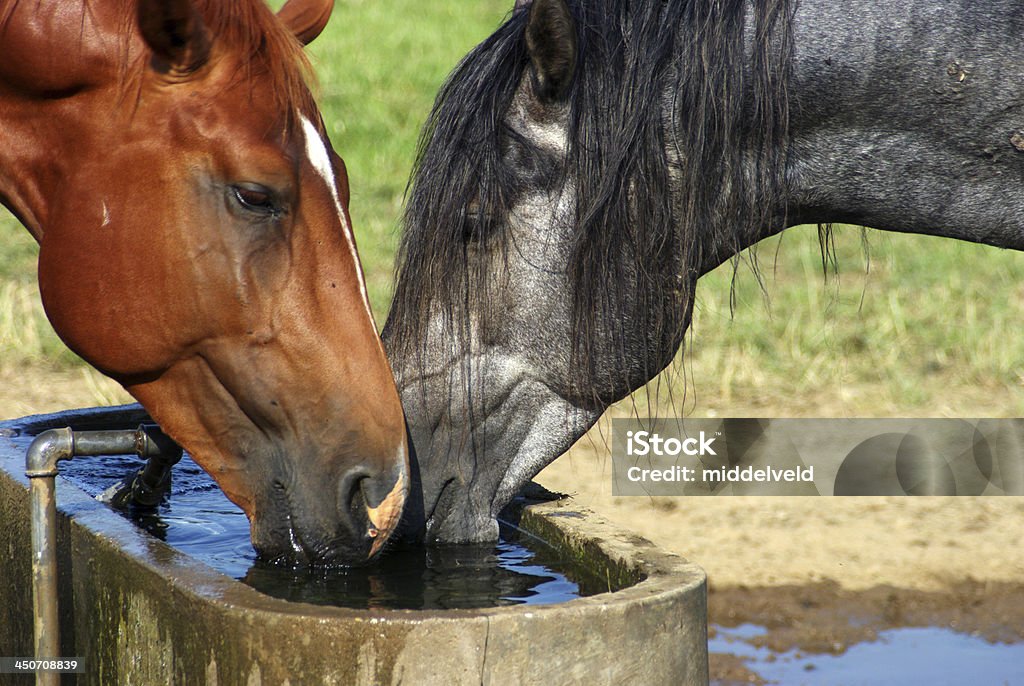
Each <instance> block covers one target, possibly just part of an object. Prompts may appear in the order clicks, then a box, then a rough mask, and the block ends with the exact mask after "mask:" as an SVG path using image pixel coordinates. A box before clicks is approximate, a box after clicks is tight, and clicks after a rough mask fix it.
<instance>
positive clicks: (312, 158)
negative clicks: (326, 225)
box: [299, 115, 373, 322]
mask: <svg viewBox="0 0 1024 686" xmlns="http://www.w3.org/2000/svg"><path fill="white" fill-rule="evenodd" d="M299 119H300V120H301V121H302V131H303V133H304V134H305V135H306V156H307V157H309V163H310V164H311V165H313V169H315V170H316V173H317V174H319V175H320V176H321V178H323V180H324V182H325V183H327V190H328V191H329V192H330V194H331V198H332V199H333V200H334V208H335V209H336V210H337V211H338V220H339V221H340V222H341V229H342V233H344V234H345V242H346V243H348V249H349V251H350V252H351V253H352V262H353V263H354V264H355V268H356V278H358V279H359V291H360V292H361V293H362V294H363V306H364V307H365V308H366V314H367V315H369V317H370V321H371V322H372V321H373V313H372V312H371V311H370V297H369V296H368V295H367V294H366V282H365V281H364V280H363V269H362V267H361V266H360V264H359V255H357V254H356V242H355V238H354V237H353V236H352V227H351V226H349V225H348V219H347V218H346V217H345V211H344V209H342V207H341V198H339V197H338V186H337V182H336V181H335V179H334V167H332V166H331V157H330V155H328V154H327V146H326V145H324V141H323V139H322V138H320V132H319V131H317V130H316V127H315V126H313V124H312V122H310V121H309V120H308V119H306V117H304V116H302V115H299Z"/></svg>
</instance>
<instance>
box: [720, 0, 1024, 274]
mask: <svg viewBox="0 0 1024 686" xmlns="http://www.w3.org/2000/svg"><path fill="white" fill-rule="evenodd" d="M861 5H864V6H863V7H861ZM868 5H870V6H868ZM793 45H794V59H793V71H792V76H791V81H790V87H789V98H790V103H791V106H790V112H791V119H790V128H789V140H790V145H789V149H788V156H787V164H786V184H787V186H788V190H789V196H788V198H786V199H785V200H786V202H784V203H780V204H779V206H778V207H776V208H773V213H774V214H775V216H776V217H777V218H778V223H777V224H775V225H774V226H765V227H763V229H762V231H761V233H759V234H755V235H751V236H749V237H748V239H747V242H748V243H754V242H756V241H757V240H760V239H761V238H764V237H766V236H768V235H770V234H772V233H775V232H776V231H778V230H779V229H781V228H783V226H792V225H795V224H802V223H828V222H843V223H851V224H858V225H864V226H871V227H873V228H878V229H886V230H891V231H899V232H905V233H920V234H929V235H936V236H946V237H951V238H958V239H962V240H967V241H972V242H976V243H984V244H988V245H995V246H1000V247H1007V248H1014V249H1018V250H1020V249H1024V194H1022V193H1021V192H1020V184H1021V179H1022V177H1024V90H1022V88H1021V84H1022V83H1024V61H1022V60H1021V59H1020V56H1021V55H1024V12H1021V9H1020V4H1019V3H1017V2H1012V1H1010V0H989V1H987V2H982V3H961V2H934V0H917V1H903V2H895V3H889V4H886V6H885V10H884V11H880V10H879V7H878V5H877V4H876V3H854V4H853V5H850V4H844V3H833V2H830V1H827V0H802V1H801V2H800V4H799V5H798V7H797V10H796V14H795V17H794V25H793ZM783 222H784V223H783ZM727 257H728V255H723V256H717V255H716V256H714V258H713V259H711V260H709V263H708V264H705V265H703V269H702V271H707V270H708V269H710V268H713V267H714V266H716V264H717V262H715V260H716V259H718V260H719V262H720V261H721V259H725V258H727ZM719 258H721V259H719Z"/></svg>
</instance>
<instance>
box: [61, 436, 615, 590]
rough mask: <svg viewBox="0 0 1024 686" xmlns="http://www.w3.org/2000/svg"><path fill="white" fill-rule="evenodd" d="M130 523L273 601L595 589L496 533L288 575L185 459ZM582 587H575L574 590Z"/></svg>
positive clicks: (84, 470) (579, 574) (104, 472)
mask: <svg viewBox="0 0 1024 686" xmlns="http://www.w3.org/2000/svg"><path fill="white" fill-rule="evenodd" d="M65 464H66V467H62V470H61V473H62V475H63V476H64V477H66V478H68V479H70V480H72V481H73V482H75V484H76V485H77V486H79V487H80V488H82V490H84V491H86V492H87V493H89V494H90V495H93V496H96V495H98V494H100V493H101V492H103V491H104V490H105V489H107V488H109V487H110V486H111V485H112V484H114V483H116V482H117V481H118V480H120V479H123V478H125V476H126V475H127V474H129V473H130V472H132V471H133V470H136V469H138V468H139V466H140V462H139V460H138V459H136V458H134V457H131V456H127V457H125V456H109V457H99V458H88V459H81V460H72V461H70V462H68V463H65ZM127 516H129V517H130V518H131V519H133V521H135V523H136V524H137V525H138V526H139V527H140V528H142V529H143V530H145V531H146V532H148V533H149V534H151V535H152V536H155V537H157V538H159V539H161V540H163V541H166V542H167V543H169V544H170V545H172V546H174V547H175V548H177V549H179V550H181V551H182V552H184V553H186V554H188V555H189V556H191V557H193V558H196V559H198V560H201V561H202V562H205V563H206V564H208V565H210V566H211V567H213V568H214V569H217V570H218V571H220V572H222V573H224V574H227V575H228V576H231V577H234V578H236V579H240V580H241V581H243V582H244V583H246V584H248V585H249V586H252V587H253V588H255V589H256V590H258V591H260V592H262V593H266V594H267V595H271V596H274V597H277V598H282V599H284V600H289V601H294V602H305V603H313V604H317V605H337V606H343V607H352V608H359V609H367V608H370V609H384V608H391V609H415V610H428V609H432V610H448V609H460V608H478V607H496V606H502V605H515V604H545V603H559V602H565V601H567V600H571V599H573V598H578V597H580V596H581V595H591V594H593V593H598V592H600V591H601V590H604V589H602V588H601V582H600V581H599V580H597V579H596V578H594V577H592V576H591V575H590V574H589V573H588V572H587V571H585V570H583V569H580V568H578V567H576V566H575V565H574V563H572V562H571V561H569V560H565V559H561V558H560V556H559V555H558V553H557V551H556V550H555V549H554V548H552V547H551V546H549V545H547V544H546V543H544V542H543V541H538V540H535V539H530V538H529V537H528V536H527V535H525V534H522V533H521V532H519V531H518V530H517V529H513V528H510V527H502V540H501V541H500V542H499V543H498V544H497V546H492V545H464V546H448V547H443V548H423V547H393V548H392V549H390V550H388V551H387V552H386V553H385V554H384V555H382V556H381V557H380V558H379V559H378V560H377V561H376V562H375V563H374V564H372V565H369V566H366V567H360V568H355V569H327V570H325V569H312V570H310V569H299V570H295V569H290V568H284V567H279V566H275V565H271V564H267V563H264V562H260V561H258V560H257V559H256V553H255V551H254V550H253V548H252V545H251V543H250V540H249V522H248V520H247V519H246V517H245V514H244V513H243V512H242V511H241V510H240V509H239V508H238V507H236V506H235V505H234V504H233V503H232V502H231V501H229V500H228V499H227V498H226V497H225V496H224V494H223V493H222V492H221V491H220V489H219V488H217V486H216V484H215V483H214V482H213V480H212V479H210V477H209V476H208V475H207V474H206V473H205V472H204V471H203V470H202V469H200V468H199V466H198V465H196V464H195V463H194V462H193V461H192V460H191V458H190V457H189V456H188V455H187V454H186V455H185V456H184V457H183V458H182V460H181V462H180V463H179V464H178V465H176V466H175V468H174V473H173V481H172V487H171V497H170V498H169V499H167V500H165V502H164V503H163V504H161V505H160V507H159V508H157V510H156V511H154V512H145V513H137V512H136V513H130V514H128V515H127ZM581 586H582V588H581Z"/></svg>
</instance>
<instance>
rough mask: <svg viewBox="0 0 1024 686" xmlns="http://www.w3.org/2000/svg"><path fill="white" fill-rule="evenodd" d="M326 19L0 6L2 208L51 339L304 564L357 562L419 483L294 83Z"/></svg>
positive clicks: (187, 7)
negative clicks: (28, 256) (107, 379)
mask: <svg viewBox="0 0 1024 686" xmlns="http://www.w3.org/2000/svg"><path fill="white" fill-rule="evenodd" d="M332 5H333V3H332V2H330V1H327V2H323V1H318V0H308V1H307V0H291V2H289V3H288V4H287V5H286V6H285V7H284V8H283V9H282V10H281V12H280V13H279V14H278V15H276V16H275V15H274V13H273V12H271V11H270V10H269V9H268V8H267V7H266V6H265V5H264V4H263V3H262V2H260V1H259V0H234V1H232V2H227V1H225V0H192V1H189V0H164V1H162V2H161V1H158V0H78V2H53V3H38V2H18V0H0V200H2V202H3V204H4V205H6V206H7V207H8V208H10V209H11V211H13V212H14V214H15V215H16V216H17V217H18V218H19V219H20V221H21V222H22V223H23V224H24V225H25V227H26V228H27V229H28V230H29V231H30V232H31V233H32V235H33V236H34V237H35V238H36V240H37V241H38V242H39V244H40V256H39V283H40V290H41V292H42V296H43V303H44V306H45V308H46V312H47V315H48V316H49V318H50V321H51V322H52V324H53V326H54V328H55V329H56V331H57V333H58V334H59V335H60V336H61V338H62V339H63V340H64V341H65V342H66V343H67V344H68V346H69V347H70V348H71V349H72V350H74V351H75V352H77V353H78V354H79V355H81V356H82V357H83V358H84V359H85V360H86V361H88V362H89V363H90V364H92V365H94V366H95V367H96V368H98V369H99V370H100V371H102V372H104V373H106V374H108V375H109V376H111V377H113V378H114V379H116V380H117V381H119V382H120V383H121V384H122V385H123V386H124V387H125V388H126V389H127V390H128V391H129V392H130V393H131V394H132V395H133V396H135V397H136V398H137V399H138V400H139V401H140V402H141V403H142V404H143V406H145V408H146V409H147V410H148V411H149V412H150V413H151V415H152V416H153V418H154V419H155V420H156V421H158V422H159V423H160V425H161V426H162V427H163V429H164V430H165V431H166V432H167V433H168V434H170V435H171V436H172V437H174V438H175V439H176V440H177V441H178V442H179V443H180V444H181V445H182V446H183V447H184V448H185V449H187V450H188V451H189V452H190V453H192V455H193V456H194V458H195V459H196V461H197V462H199V463H200V464H201V465H202V466H203V467H204V468H205V469H206V470H207V471H208V472H209V473H210V474H211V475H212V476H213V477H214V478H215V479H216V480H217V482H218V483H219V484H220V486H221V487H222V488H223V489H224V492H225V493H227V495H228V496H229V497H230V498H231V499H232V500H233V501H235V502H236V503H238V504H239V505H240V506H241V507H242V509H244V510H245V512H246V514H247V515H248V516H249V519H250V522H251V527H252V540H253V544H254V545H255V547H256V549H257V551H259V553H260V554H261V555H262V556H263V557H265V558H268V559H278V560H282V561H286V562H293V563H307V562H308V563H327V564H330V563H355V562H360V561H365V560H366V559H368V558H369V557H370V556H372V555H373V554H374V553H375V552H376V551H378V550H379V549H380V548H381V546H382V544H383V542H384V541H385V540H386V539H387V537H388V535H389V534H390V533H392V531H393V530H394V528H395V526H396V524H397V522H398V519H399V518H400V515H401V510H402V506H403V503H404V499H405V495H406V492H407V490H408V486H407V484H408V482H409V479H408V458H407V443H406V433H405V424H404V420H403V416H402V408H401V404H400V402H399V399H398V394H397V392H396V390H395V385H394V381H393V380H392V376H391V372H390V369H389V367H388V364H387V360H386V358H385V356H384V352H383V349H382V347H381V345H380V340H379V338H378V335H377V332H376V328H375V326H374V323H373V319H372V316H371V314H370V310H369V305H368V301H367V298H366V290H365V286H364V283H363V277H362V272H361V268H360V266H359V262H358V259H357V257H356V249H355V243H354V239H353V235H352V230H351V227H350V224H349V217H348V211H347V205H348V199H349V191H348V181H347V176H346V172H345V166H344V163H343V162H342V161H341V159H340V158H339V157H338V156H337V155H336V154H335V153H334V151H333V150H332V148H331V145H330V143H329V142H328V140H327V136H326V134H325V130H324V126H323V122H322V119H321V117H320V114H319V111H318V110H317V108H316V106H315V104H314V102H313V99H312V97H311V95H310V91H309V89H308V88H307V85H306V80H305V76H306V74H307V72H308V63H307V62H306V61H305V58H304V55H303V52H302V44H303V43H306V42H309V41H311V40H313V39H314V38H315V37H316V36H317V35H318V34H319V33H320V31H321V30H322V29H323V28H324V25H325V24H326V22H327V19H328V18H329V16H330V13H331V9H332Z"/></svg>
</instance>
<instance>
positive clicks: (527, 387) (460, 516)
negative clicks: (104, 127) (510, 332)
mask: <svg viewBox="0 0 1024 686" xmlns="http://www.w3.org/2000/svg"><path fill="white" fill-rule="evenodd" d="M496 357H497V356H496ZM488 366H489V367H490V372H491V373H490V374H488V375H487V378H485V379H483V380H482V382H481V386H482V387H483V388H484V389H486V390H485V391H483V392H482V394H483V395H484V399H483V400H481V401H479V404H478V399H477V398H476V397H474V399H473V406H474V407H473V411H472V412H471V411H470V410H469V409H468V408H467V406H466V405H465V404H464V403H461V402H459V401H458V400H453V398H452V396H451V392H450V389H452V388H464V386H465V382H464V377H462V376H461V375H460V374H458V373H454V374H451V375H450V374H437V375H432V376H430V377H417V378H416V379H415V380H408V381H406V382H405V383H402V382H401V381H400V390H401V392H402V399H403V405H404V407H405V410H406V419H407V422H408V426H409V431H410V438H411V443H412V445H413V459H412V463H413V464H412V472H413V478H414V484H413V491H412V493H411V494H410V498H409V501H408V502H407V504H406V514H405V519H404V522H403V527H402V529H403V533H404V534H405V535H406V536H407V537H413V538H423V539H425V540H426V542H427V543H428V544H447V543H478V542H491V541H495V540H497V539H498V523H497V517H498V514H499V513H500V512H501V510H502V509H503V508H504V507H505V506H506V505H508V504H509V503H510V502H511V501H512V499H513V498H515V497H516V495H517V494H518V493H519V492H520V490H521V489H522V487H523V486H524V485H526V484H527V483H529V481H530V480H531V479H532V478H533V477H534V476H536V474H537V473H538V472H540V471H541V470H542V469H543V468H544V467H546V466H547V465H548V464H550V463H551V462H552V461H554V460H555V458H557V457H558V456H559V455H561V454H562V453H564V452H565V451H566V450H568V449H569V448H570V447H571V446H572V444H573V443H575V442H576V440H577V439H578V438H579V437H581V436H582V435H583V434H585V433H586V432H587V430H588V429H589V428H590V427H591V426H592V425H593V424H594V422H595V421H597V419H598V417H600V416H601V411H600V410H587V409H582V408H580V407H577V406H576V405H574V404H572V403H570V402H568V401H567V400H565V399H563V398H562V397H561V396H559V395H557V394H556V393H554V392H553V391H552V390H551V389H550V388H549V387H548V386H547V385H545V384H544V383H542V382H540V381H539V380H538V379H536V378H533V376H532V375H530V374H529V373H528V372H526V369H527V368H525V367H523V366H522V365H519V364H516V361H515V360H512V359H505V360H503V364H502V363H495V361H494V358H493V357H492V358H491V359H490V360H489V365H488ZM442 381H443V382H442ZM450 384H451V385H450ZM475 386H476V382H474V387H475Z"/></svg>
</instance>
